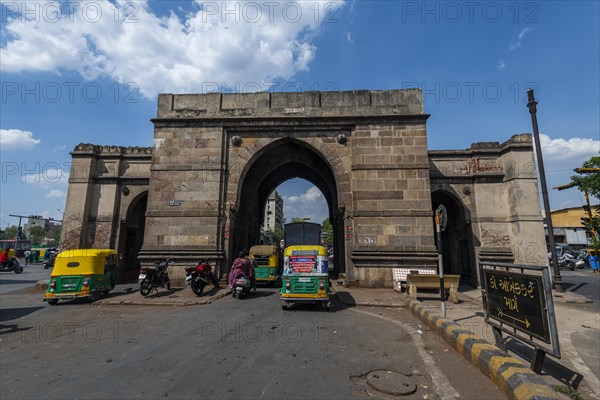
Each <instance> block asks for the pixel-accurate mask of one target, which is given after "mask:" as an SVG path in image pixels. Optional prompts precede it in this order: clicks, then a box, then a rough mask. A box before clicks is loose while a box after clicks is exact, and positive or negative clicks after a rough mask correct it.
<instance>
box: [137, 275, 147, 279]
mask: <svg viewBox="0 0 600 400" xmlns="http://www.w3.org/2000/svg"><path fill="white" fill-rule="evenodd" d="M145 277H146V274H140V276H138V279H144V278H145Z"/></svg>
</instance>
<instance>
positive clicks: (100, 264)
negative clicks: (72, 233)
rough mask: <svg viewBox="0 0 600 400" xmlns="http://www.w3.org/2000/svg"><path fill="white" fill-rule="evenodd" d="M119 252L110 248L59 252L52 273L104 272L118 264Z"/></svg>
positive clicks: (91, 273) (92, 273) (82, 273)
mask: <svg viewBox="0 0 600 400" xmlns="http://www.w3.org/2000/svg"><path fill="white" fill-rule="evenodd" d="M116 259H117V252H116V251H115V250H108V249H106V250H105V249H79V250H68V251H63V252H62V253H59V254H58V255H57V256H56V261H55V262H54V269H53V270H52V275H84V274H90V275H94V274H104V273H105V272H106V268H110V267H112V266H114V267H115V268H116V264H117V261H116Z"/></svg>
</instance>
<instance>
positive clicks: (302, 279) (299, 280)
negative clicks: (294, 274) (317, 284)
mask: <svg viewBox="0 0 600 400" xmlns="http://www.w3.org/2000/svg"><path fill="white" fill-rule="evenodd" d="M298 282H310V278H298Z"/></svg>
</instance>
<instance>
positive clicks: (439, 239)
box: [435, 210, 446, 317]
mask: <svg viewBox="0 0 600 400" xmlns="http://www.w3.org/2000/svg"><path fill="white" fill-rule="evenodd" d="M441 225H442V213H441V211H439V210H436V211H435V237H436V240H437V248H438V270H439V273H440V296H441V300H442V315H443V316H444V317H445V316H446V291H445V290H444V264H443V258H442V227H441Z"/></svg>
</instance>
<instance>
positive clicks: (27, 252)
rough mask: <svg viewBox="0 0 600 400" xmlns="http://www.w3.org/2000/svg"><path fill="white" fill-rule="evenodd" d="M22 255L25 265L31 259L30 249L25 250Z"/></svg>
mask: <svg viewBox="0 0 600 400" xmlns="http://www.w3.org/2000/svg"><path fill="white" fill-rule="evenodd" d="M23 255H24V256H25V265H27V264H28V263H29V262H30V261H31V251H29V250H25V253H23Z"/></svg>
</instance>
